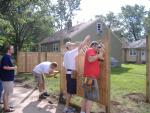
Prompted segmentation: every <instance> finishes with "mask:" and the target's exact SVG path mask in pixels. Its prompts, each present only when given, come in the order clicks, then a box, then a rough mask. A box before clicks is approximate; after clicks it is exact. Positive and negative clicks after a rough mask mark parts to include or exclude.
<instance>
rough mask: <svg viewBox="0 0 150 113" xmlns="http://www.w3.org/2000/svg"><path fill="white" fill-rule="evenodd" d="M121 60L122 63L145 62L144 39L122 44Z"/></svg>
mask: <svg viewBox="0 0 150 113" xmlns="http://www.w3.org/2000/svg"><path fill="white" fill-rule="evenodd" d="M122 61H123V62H124V63H138V64H141V63H145V62H146V39H141V40H138V41H134V42H132V43H126V44H124V45H123V47H122Z"/></svg>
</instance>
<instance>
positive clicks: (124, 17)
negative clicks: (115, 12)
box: [120, 5, 146, 41]
mask: <svg viewBox="0 0 150 113" xmlns="http://www.w3.org/2000/svg"><path fill="white" fill-rule="evenodd" d="M121 11H122V12H121V14H120V15H121V16H120V20H121V23H122V26H123V29H124V34H125V35H126V37H127V38H128V39H129V40H130V41H132V40H139V39H140V38H142V36H143V35H144V26H143V23H144V17H145V15H146V11H145V8H144V6H139V5H135V6H130V5H126V6H124V7H122V8H121Z"/></svg>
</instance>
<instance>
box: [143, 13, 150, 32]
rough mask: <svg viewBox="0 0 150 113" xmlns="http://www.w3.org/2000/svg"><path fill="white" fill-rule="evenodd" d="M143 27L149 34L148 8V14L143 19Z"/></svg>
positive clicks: (149, 15) (149, 17)
mask: <svg viewBox="0 0 150 113" xmlns="http://www.w3.org/2000/svg"><path fill="white" fill-rule="evenodd" d="M144 27H145V30H146V34H149V35H150V10H149V12H148V16H147V17H146V18H145V20H144Z"/></svg>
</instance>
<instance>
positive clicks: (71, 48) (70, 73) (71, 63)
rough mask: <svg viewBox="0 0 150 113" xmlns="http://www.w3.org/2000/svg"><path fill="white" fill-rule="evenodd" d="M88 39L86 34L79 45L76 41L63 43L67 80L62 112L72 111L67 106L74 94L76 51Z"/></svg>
mask: <svg viewBox="0 0 150 113" xmlns="http://www.w3.org/2000/svg"><path fill="white" fill-rule="evenodd" d="M89 41H90V36H89V35H87V36H86V37H85V39H84V41H83V42H82V43H81V44H80V45H79V44H76V43H71V42H67V43H66V44H65V46H66V49H67V52H66V53H65V55H64V67H65V71H66V80H67V94H66V106H65V108H64V110H63V112H64V113H68V112H72V110H71V108H70V107H69V103H70V101H71V97H72V95H73V94H76V77H75V76H76V73H77V72H76V65H75V58H76V57H77V56H78V53H79V52H78V51H79V50H80V49H81V48H82V47H84V46H85V45H86V44H87V43H88V42H89Z"/></svg>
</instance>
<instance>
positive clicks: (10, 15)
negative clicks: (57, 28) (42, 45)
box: [0, 0, 54, 51]
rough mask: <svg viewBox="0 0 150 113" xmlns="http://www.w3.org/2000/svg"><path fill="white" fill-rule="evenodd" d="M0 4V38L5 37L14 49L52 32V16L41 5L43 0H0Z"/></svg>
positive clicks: (18, 48)
mask: <svg viewBox="0 0 150 113" xmlns="http://www.w3.org/2000/svg"><path fill="white" fill-rule="evenodd" d="M0 4H1V5H0V6H1V8H0V31H1V32H0V36H1V39H2V40H4V38H6V39H5V40H6V43H11V44H13V45H15V49H16V50H19V51H20V50H21V49H22V48H23V47H24V45H27V44H29V42H32V43H36V42H38V41H39V40H41V39H42V38H45V37H47V36H49V35H51V34H52V33H53V31H54V30H53V21H52V17H51V16H50V15H48V14H47V11H46V10H45V9H46V8H47V7H46V5H45V6H43V5H44V4H45V0H1V1H0ZM43 7H44V8H43ZM2 37H3V38H2ZM33 45H34V44H33Z"/></svg>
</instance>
